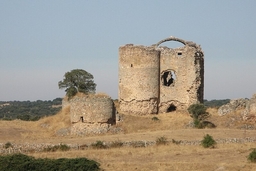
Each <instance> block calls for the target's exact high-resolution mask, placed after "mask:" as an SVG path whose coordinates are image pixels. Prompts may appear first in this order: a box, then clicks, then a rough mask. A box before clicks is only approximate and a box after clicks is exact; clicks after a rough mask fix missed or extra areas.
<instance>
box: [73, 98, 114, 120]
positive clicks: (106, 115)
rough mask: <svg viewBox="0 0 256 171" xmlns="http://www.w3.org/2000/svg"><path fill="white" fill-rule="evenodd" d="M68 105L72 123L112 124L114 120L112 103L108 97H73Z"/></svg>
mask: <svg viewBox="0 0 256 171" xmlns="http://www.w3.org/2000/svg"><path fill="white" fill-rule="evenodd" d="M69 104H70V116H71V122H72V123H77V122H83V123H113V122H114V120H115V108H114V103H113V101H112V99H111V98H110V97H108V96H97V95H86V96H84V97H76V96H75V97H74V98H72V99H71V100H69Z"/></svg>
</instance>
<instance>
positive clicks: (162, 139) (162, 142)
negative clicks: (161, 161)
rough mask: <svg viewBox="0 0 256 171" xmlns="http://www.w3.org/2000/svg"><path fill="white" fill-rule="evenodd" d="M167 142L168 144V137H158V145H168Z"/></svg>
mask: <svg viewBox="0 0 256 171" xmlns="http://www.w3.org/2000/svg"><path fill="white" fill-rule="evenodd" d="M166 144H168V141H167V138H166V137H164V136H163V137H159V138H157V139H156V145H166Z"/></svg>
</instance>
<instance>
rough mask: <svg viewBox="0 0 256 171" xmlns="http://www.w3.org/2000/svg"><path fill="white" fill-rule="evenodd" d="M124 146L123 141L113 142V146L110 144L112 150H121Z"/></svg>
mask: <svg viewBox="0 0 256 171" xmlns="http://www.w3.org/2000/svg"><path fill="white" fill-rule="evenodd" d="M123 145H124V143H123V142H121V141H113V142H112V143H111V144H110V147H111V148H120V147H122V146H123Z"/></svg>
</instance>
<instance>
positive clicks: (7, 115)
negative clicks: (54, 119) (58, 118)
mask: <svg viewBox="0 0 256 171" xmlns="http://www.w3.org/2000/svg"><path fill="white" fill-rule="evenodd" d="M61 104H62V98H56V99H54V100H52V101H51V100H48V101H42V100H37V101H32V102H31V101H0V119H2V120H14V119H21V120H25V121H36V120H39V119H40V118H42V117H44V116H50V115H54V114H56V113H57V112H59V111H60V110H61Z"/></svg>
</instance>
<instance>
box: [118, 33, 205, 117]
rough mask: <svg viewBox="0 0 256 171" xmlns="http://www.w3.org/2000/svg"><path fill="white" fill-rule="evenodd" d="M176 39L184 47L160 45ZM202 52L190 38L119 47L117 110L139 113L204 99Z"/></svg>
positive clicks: (160, 110) (169, 108)
mask: <svg viewBox="0 0 256 171" xmlns="http://www.w3.org/2000/svg"><path fill="white" fill-rule="evenodd" d="M166 41H178V42H180V43H182V44H184V46H183V47H180V48H175V49H171V48H168V47H162V46H160V44H161V43H164V42H166ZM203 93H204V54H203V52H202V50H201V48H200V46H198V45H196V44H195V43H193V42H189V41H185V40H182V39H179V38H175V37H169V38H167V39H164V40H162V41H160V42H159V43H157V44H154V45H152V46H136V45H133V44H128V45H125V46H121V47H120V48H119V92H118V96H119V103H120V111H121V112H126V113H133V114H139V115H146V114H157V113H165V112H171V111H174V110H183V109H187V107H188V106H189V105H191V104H194V103H202V102H203Z"/></svg>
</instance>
